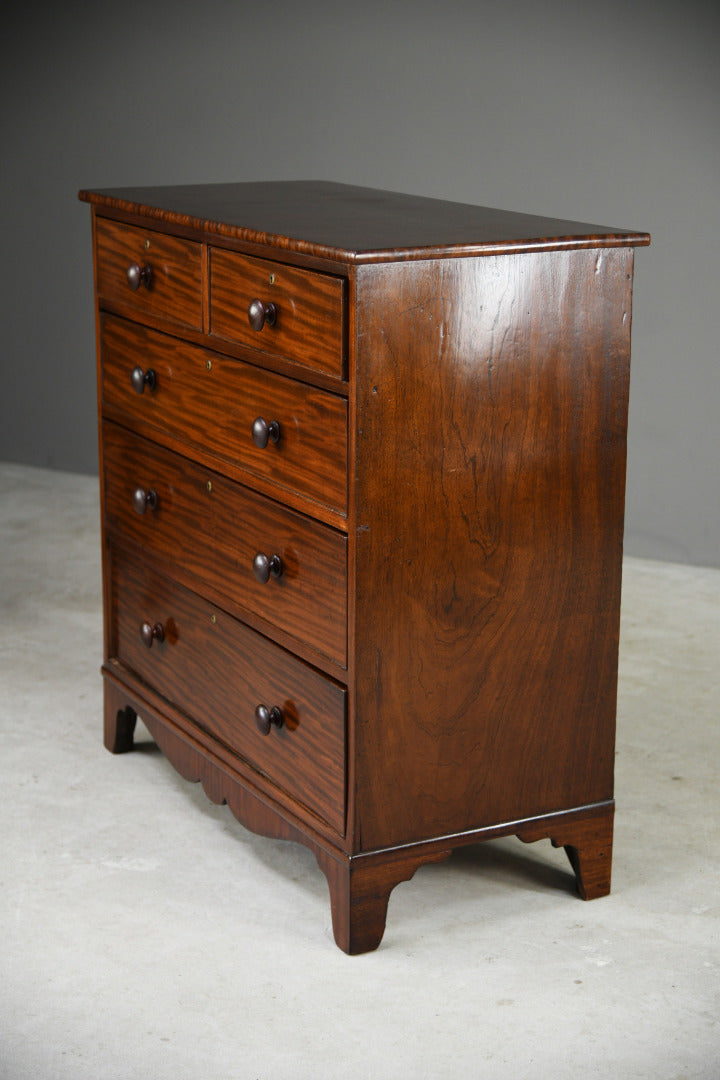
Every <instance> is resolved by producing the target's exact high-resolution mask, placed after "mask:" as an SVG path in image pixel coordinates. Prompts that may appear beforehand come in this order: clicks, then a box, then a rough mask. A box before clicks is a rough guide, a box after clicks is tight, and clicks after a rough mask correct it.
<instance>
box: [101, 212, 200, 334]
mask: <svg viewBox="0 0 720 1080" xmlns="http://www.w3.org/2000/svg"><path fill="white" fill-rule="evenodd" d="M95 236H96V244H97V289H98V296H99V297H100V298H101V299H103V300H108V301H111V302H113V301H114V302H115V303H116V304H118V305H120V306H121V307H124V308H127V309H128V310H129V312H130V313H131V314H132V315H137V316H138V317H141V318H142V317H147V316H148V315H150V316H152V315H156V316H158V315H159V316H161V317H162V318H164V319H168V320H169V321H171V322H177V323H180V324H182V325H184V326H190V327H195V328H196V329H198V330H199V329H202V293H201V277H202V271H201V250H200V244H198V243H197V242H195V241H191V240H184V239H180V238H178V237H172V236H167V235H165V234H164V233H161V232H156V231H153V230H150V229H139V228H128V227H127V226H125V225H118V224H116V223H115V222H114V221H107V220H104V219H99V220H98V223H97V226H96V231H95ZM131 267H138V268H142V269H144V268H145V267H147V268H149V271H150V273H149V284H148V285H147V286H146V285H144V284H140V286H139V287H137V288H135V289H133V288H132V287H131V285H130V284H129V282H128V269H129V268H131Z"/></svg>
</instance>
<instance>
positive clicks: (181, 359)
mask: <svg viewBox="0 0 720 1080" xmlns="http://www.w3.org/2000/svg"><path fill="white" fill-rule="evenodd" d="M101 333H102V355H103V387H102V400H103V408H104V410H105V412H106V415H108V416H112V417H113V418H115V419H118V420H120V421H121V422H123V423H125V424H130V425H132V426H133V427H135V428H136V429H137V430H139V431H142V432H144V433H145V434H150V433H152V434H153V436H154V437H155V438H157V439H160V440H161V441H164V442H165V443H166V445H170V446H171V447H172V448H173V449H178V450H181V451H183V448H185V450H184V452H186V453H187V452H193V453H194V454H198V453H200V454H203V455H205V456H206V457H208V458H210V459H212V460H213V461H214V462H216V463H217V464H216V467H217V468H218V469H220V470H221V471H226V470H227V467H228V466H230V467H232V468H233V469H234V470H237V469H239V470H241V475H243V476H244V477H245V480H246V482H247V483H249V484H255V485H257V486H260V488H261V490H266V491H269V492H270V493H272V492H273V489H277V490H278V491H279V492H280V493H282V492H288V491H293V492H295V493H297V494H299V495H301V496H305V497H306V499H310V500H312V501H313V502H314V503H317V504H319V505H325V506H328V507H330V508H332V509H335V510H338V511H340V512H341V513H344V512H345V510H346V507H347V402H346V400H345V399H344V398H343V397H340V396H338V395H335V394H329V393H327V391H324V390H318V389H316V388H315V387H312V386H307V385H305V384H304V383H299V382H295V381H293V380H291V379H287V378H285V377H284V376H282V375H274V374H271V373H270V372H266V371H262V370H261V369H260V368H256V367H254V366H253V365H251V364H243V363H242V362H240V361H238V360H231V359H229V358H228V357H224V356H220V355H219V354H218V353H214V352H210V351H209V350H206V349H201V348H198V347H197V346H194V345H190V344H188V343H187V342H184V341H180V340H178V339H176V338H174V337H170V336H168V335H167V334H160V333H157V332H155V331H153V330H150V329H148V328H146V327H143V326H139V325H137V324H135V323H131V322H127V321H125V320H122V319H117V318H115V317H113V316H111V315H106V316H104V317H103V319H102V330H101ZM136 364H139V365H141V366H142V367H143V368H144V369H146V368H152V369H153V370H154V371H155V372H156V375H157V384H156V387H155V389H154V391H153V392H152V393H149V392H146V393H144V394H142V395H138V394H136V393H135V391H134V390H133V388H132V386H131V383H130V373H131V371H132V369H133V368H134V367H135V365H136ZM208 365H210V366H209V367H208ZM258 416H262V417H265V418H266V419H267V420H270V419H274V420H277V421H279V423H280V428H281V438H280V442H279V443H278V444H277V446H273V445H272V444H269V445H268V446H267V447H266V448H265V449H264V450H260V449H259V448H258V447H257V446H256V445H255V443H254V442H253V439H252V426H253V422H254V420H255V419H256V417H258ZM231 475H233V474H232V473H231Z"/></svg>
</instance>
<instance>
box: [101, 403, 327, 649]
mask: <svg viewBox="0 0 720 1080" xmlns="http://www.w3.org/2000/svg"><path fill="white" fill-rule="evenodd" d="M103 472H104V479H105V509H106V516H107V523H108V525H109V527H110V528H111V529H112V530H113V531H114V532H115V533H117V534H119V535H120V536H122V537H125V538H128V539H130V540H133V541H134V542H135V543H137V544H139V545H141V546H142V547H143V548H144V549H145V550H147V551H151V552H153V553H154V554H156V555H158V556H161V557H162V558H163V559H166V560H169V561H170V562H172V563H174V564H176V565H177V566H180V567H182V568H184V569H185V570H186V571H187V572H188V573H190V574H192V575H193V576H195V577H197V578H199V579H200V580H201V581H203V582H205V583H206V584H207V585H208V586H209V588H210V589H212V590H214V592H215V593H216V594H219V595H226V596H227V597H228V598H229V599H230V600H231V601H233V602H234V603H235V604H239V605H240V606H241V607H243V608H245V609H247V610H248V611H250V612H252V613H253V614H256V615H259V616H260V617H261V618H263V619H266V620H267V621H268V622H269V623H271V624H272V625H273V626H276V627H278V628H279V629H281V630H284V631H286V633H288V634H291V635H292V636H293V637H294V638H296V639H297V640H298V641H300V642H307V644H309V645H311V646H312V647H313V648H315V649H317V650H318V651H319V652H321V653H322V654H323V655H325V656H327V657H329V658H330V659H331V660H334V661H335V662H336V663H338V664H340V665H342V666H344V665H345V662H346V649H347V644H346V642H347V551H346V546H347V538H346V537H345V536H344V535H343V534H342V533H339V532H336V531H335V530H334V529H330V528H328V527H327V526H325V525H321V524H319V523H318V522H316V521H313V520H312V519H311V518H307V517H304V516H303V515H302V514H296V513H293V511H291V510H286V509H285V508H284V507H282V506H280V505H279V504H277V503H275V502H273V501H272V500H270V499H266V498H264V497H263V496H262V495H257V494H256V493H255V492H253V491H250V490H249V489H248V488H245V487H242V486H241V485H240V484H235V483H233V481H232V480H228V479H227V478H226V477H224V476H221V475H220V474H219V473H216V472H212V471H211V470H210V469H205V468H203V467H202V466H199V465H196V464H194V463H193V462H190V461H188V460H187V459H186V458H183V457H180V455H178V454H174V453H172V452H171V451H169V450H163V449H162V448H160V447H158V446H156V445H155V444H154V443H152V442H149V441H148V440H146V439H142V438H140V437H139V436H137V435H131V434H129V433H128V432H127V431H125V430H124V429H123V428H121V427H118V426H116V425H115V424H110V423H107V422H106V423H105V424H103ZM138 492H144V493H145V497H146V499H145V502H143V501H142V500H141V499H140V496H139V494H138ZM151 492H153V493H154V497H153V496H152V495H150V494H149V493H151ZM136 495H137V498H138V505H137V507H136V505H135V497H136ZM153 506H154V509H153ZM139 511H143V512H142V513H141V512H139ZM259 554H260V555H266V556H267V558H268V559H269V558H270V557H271V556H273V555H278V556H279V557H280V559H281V561H282V572H281V574H280V576H279V577H275V576H274V575H272V574H271V575H270V577H269V579H268V581H267V582H265V583H261V582H260V581H258V579H257V577H256V576H255V573H254V571H253V561H254V559H255V557H256V555H259Z"/></svg>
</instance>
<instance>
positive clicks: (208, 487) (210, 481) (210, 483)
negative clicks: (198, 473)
mask: <svg viewBox="0 0 720 1080" xmlns="http://www.w3.org/2000/svg"><path fill="white" fill-rule="evenodd" d="M205 486H206V487H207V489H208V491H212V480H208V482H207V484H206V485H205Z"/></svg>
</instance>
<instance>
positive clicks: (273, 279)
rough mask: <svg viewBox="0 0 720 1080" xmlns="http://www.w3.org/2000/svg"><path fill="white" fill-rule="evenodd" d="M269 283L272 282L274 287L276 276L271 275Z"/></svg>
mask: <svg viewBox="0 0 720 1080" xmlns="http://www.w3.org/2000/svg"><path fill="white" fill-rule="evenodd" d="M268 281H269V282H270V284H271V285H274V284H275V275H274V274H271V275H270V277H269V278H268Z"/></svg>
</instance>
